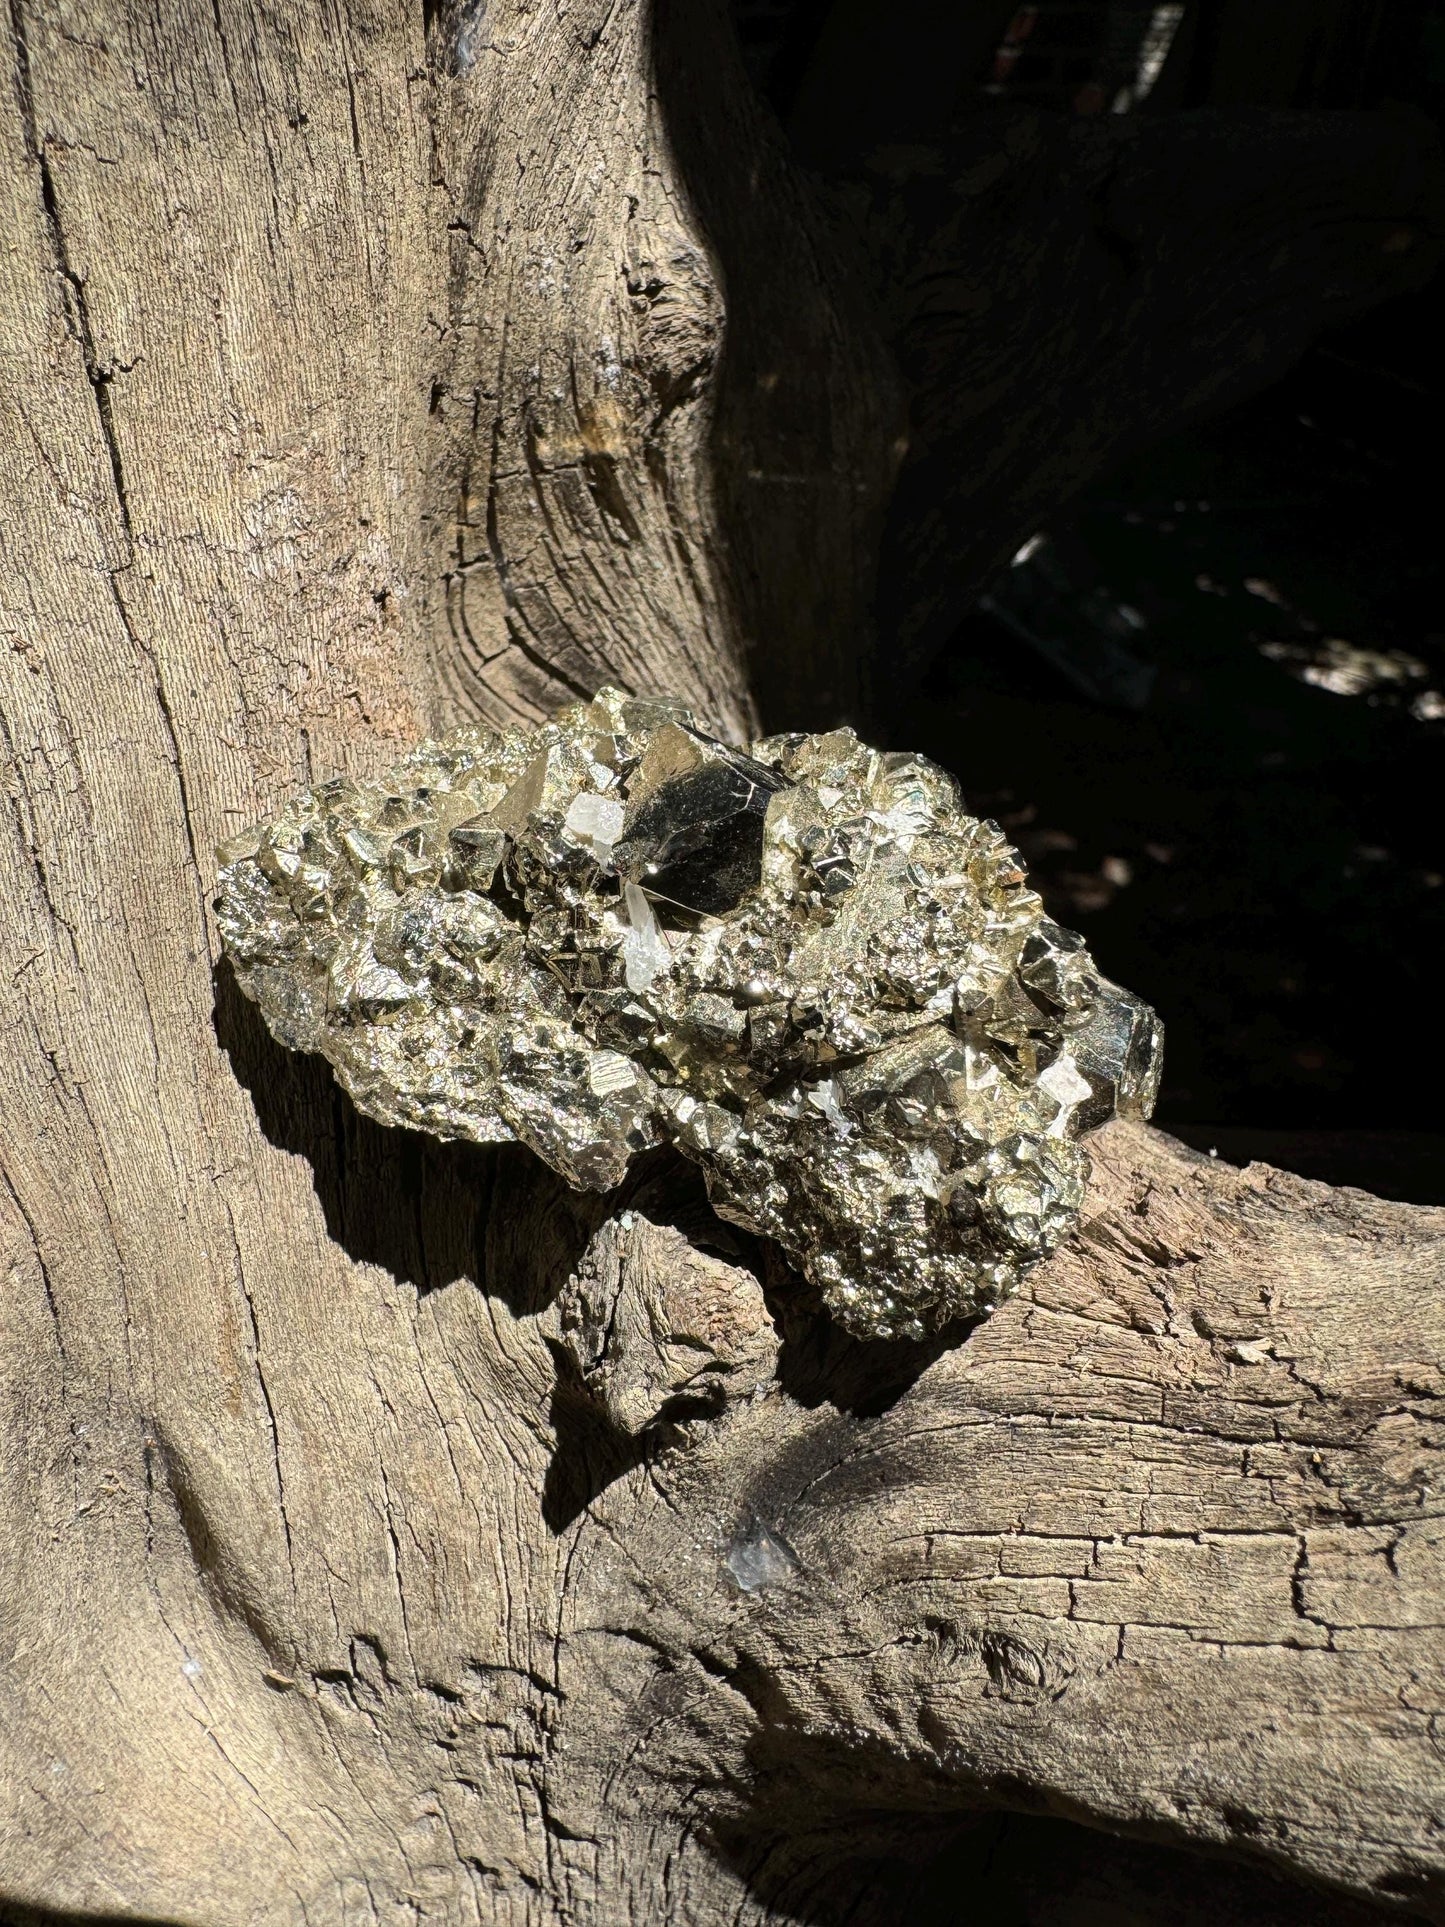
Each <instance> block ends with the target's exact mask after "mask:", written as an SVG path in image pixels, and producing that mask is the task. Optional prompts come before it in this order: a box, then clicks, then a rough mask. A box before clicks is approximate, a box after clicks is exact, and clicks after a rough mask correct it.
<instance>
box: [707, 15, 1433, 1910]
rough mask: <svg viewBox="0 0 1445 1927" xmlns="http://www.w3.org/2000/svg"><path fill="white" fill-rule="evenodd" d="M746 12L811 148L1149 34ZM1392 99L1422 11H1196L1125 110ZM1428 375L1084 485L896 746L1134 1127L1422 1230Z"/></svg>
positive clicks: (1299, 1903)
mask: <svg viewBox="0 0 1445 1927" xmlns="http://www.w3.org/2000/svg"><path fill="white" fill-rule="evenodd" d="M735 7H736V14H737V19H738V24H739V28H740V31H741V33H742V36H743V41H744V47H745V51H746V53H747V56H748V59H749V62H750V65H751V67H752V70H753V73H754V76H755V78H756V80H757V82H758V84H759V86H760V87H761V88H762V89H763V91H764V92H765V93H767V94H768V96H769V98H770V99H771V100H772V102H773V105H774V107H775V108H776V109H777V111H778V113H779V116H780V118H781V119H782V120H783V121H784V124H785V125H786V126H788V127H789V129H790V131H791V132H792V133H793V135H794V138H795V140H796V141H797V143H798V145H799V148H800V151H802V152H804V153H807V154H812V155H820V154H821V155H826V154H827V153H828V151H829V149H830V145H835V144H837V142H838V141H839V140H840V138H841V136H840V134H839V132H838V127H839V123H840V122H846V120H847V117H848V116H849V115H850V113H851V112H852V101H853V99H855V98H856V99H861V98H862V97H863V96H864V94H865V93H866V95H867V98H868V112H869V115H870V117H871V118H872V119H873V120H874V121H877V120H878V119H879V117H880V116H879V113H878V108H877V99H876V96H877V93H878V91H879V90H885V91H886V90H891V93H892V102H893V105H892V121H893V126H894V129H895V130H896V132H897V134H898V135H899V137H906V135H907V131H908V128H909V126H910V124H911V122H912V120H913V119H915V118H930V117H931V118H932V119H933V120H935V121H936V118H937V114H938V109H939V105H940V90H942V91H943V92H944V93H950V100H951V104H950V106H949V111H951V112H952V114H953V115H954V116H955V117H959V116H964V115H977V114H984V113H990V112H993V113H1003V112H1016V111H1017V110H1018V108H1019V107H1020V106H1032V107H1036V108H1038V109H1040V110H1042V111H1045V112H1056V113H1062V114H1073V113H1092V112H1108V111H1112V110H1113V103H1114V101H1115V100H1116V99H1117V98H1118V90H1119V87H1120V85H1121V84H1122V83H1124V82H1126V81H1127V79H1128V77H1129V73H1130V71H1131V55H1133V54H1135V53H1136V52H1137V48H1138V45H1139V36H1140V34H1141V32H1142V31H1143V30H1144V29H1145V27H1146V26H1147V23H1148V21H1149V19H1150V17H1151V15H1152V14H1153V9H1152V8H1149V7H1143V8H1139V7H1133V8H1130V7H1120V6H1114V7H1110V6H1107V5H1093V6H1089V5H1067V4H1060V5H1041V6H1038V7H1035V8H1022V9H1015V10H1013V12H1012V15H1011V10H1010V8H1009V7H1008V5H1007V4H1005V5H1003V6H990V5H987V4H977V3H975V4H967V3H966V0H965V3H964V4H958V5H955V6H954V7H953V8H952V9H950V20H951V23H952V24H951V26H950V27H949V28H948V29H947V32H946V34H945V41H946V42H947V35H948V34H951V35H952V40H951V43H948V44H946V46H945V49H944V52H945V54H946V57H941V56H940V51H939V48H940V41H939V34H940V29H939V26H938V22H937V21H936V20H935V19H934V18H933V17H932V11H931V10H930V8H929V7H928V6H926V5H924V4H923V0H918V4H916V5H915V4H913V0H890V4H889V5H888V6H886V7H880V6H879V5H878V4H877V0H827V3H824V0H793V3H792V4H790V3H789V0H735ZM1030 15H1032V19H1029V18H1028V16H1030ZM1131 15H1132V20H1131V18H1130V16H1131ZM1011 28H1012V29H1013V31H1012V32H1011V31H1010V29H1011ZM1020 29H1022V31H1019V30H1020ZM915 30H916V31H915ZM1131 35H1132V37H1131ZM924 45H926V46H927V47H928V49H929V50H930V51H929V56H928V58H927V59H926V60H923V59H921V58H920V55H919V48H920V47H921V46H924ZM1001 48H1002V49H1003V51H1002V53H1000V51H999V50H1000V49H1001ZM820 49H822V50H823V51H824V52H825V53H826V55H827V58H826V59H824V60H823V61H821V62H820V61H819V59H818V54H819V50H820ZM820 71H822V72H825V73H826V76H827V84H826V85H824V84H822V82H821V81H820V79H819V73H820ZM1392 101H1393V102H1399V103H1406V104H1409V105H1412V106H1414V107H1415V108H1417V109H1423V110H1424V111H1425V112H1426V113H1428V114H1429V115H1431V116H1432V118H1434V119H1435V120H1436V122H1437V124H1438V123H1439V121H1440V119H1441V117H1442V110H1445V7H1442V6H1439V5H1433V6H1432V5H1425V4H1409V3H1408V0H1402V3H1399V4H1395V3H1392V4H1389V5H1386V4H1383V3H1382V0H1189V3H1188V4H1186V5H1185V6H1184V8H1183V14H1182V19H1181V20H1180V22H1179V26H1178V29H1177V31H1176V34H1175V37H1174V42H1173V45H1172V47H1171V49H1170V52H1169V56H1168V59H1167V61H1166V63H1165V66H1164V69H1163V71H1162V72H1161V74H1160V76H1159V78H1158V81H1157V82H1156V84H1155V86H1154V88H1153V89H1152V91H1151V92H1150V93H1149V94H1148V96H1147V97H1146V98H1145V99H1144V100H1142V101H1139V102H1137V103H1130V105H1129V109H1128V111H1133V112H1138V113H1158V112H1170V111H1174V110H1177V109H1180V108H1187V107H1191V106H1231V105H1248V104H1253V105H1269V106H1277V107H1300V108H1309V107H1316V108H1332V107H1344V108H1348V107H1377V106H1384V105H1387V104H1388V103H1390V102H1392ZM885 118H886V116H885ZM845 144H846V143H845ZM1442 351H1445V283H1442V280H1441V279H1440V278H1437V279H1436V281H1435V282H1434V283H1433V284H1432V285H1431V286H1430V287H1429V288H1427V289H1426V290H1425V291H1424V292H1423V293H1421V294H1418V295H1414V296H1410V297H1408V298H1405V299H1402V300H1398V301H1395V302H1394V303H1392V304H1390V305H1389V306H1386V307H1383V308H1380V309H1378V310H1377V311H1376V312H1375V313H1374V314H1373V315H1371V316H1369V317H1368V318H1367V319H1365V320H1363V321H1360V322H1358V323H1356V324H1353V325H1352V326H1350V327H1349V328H1348V329H1346V330H1343V331H1341V332H1339V333H1337V334H1335V335H1333V336H1331V337H1327V338H1326V339H1324V340H1322V341H1321V342H1320V343H1318V344H1317V345H1316V347H1315V348H1313V349H1312V350H1311V351H1310V353H1309V354H1308V355H1307V356H1306V357H1305V359H1304V360H1303V362H1302V363H1301V364H1300V365H1299V366H1298V367H1297V368H1296V369H1295V370H1294V371H1293V372H1292V373H1291V374H1290V375H1288V376H1287V377H1286V378H1285V379H1284V380H1283V381H1281V382H1279V383H1278V384H1277V385H1276V386H1274V387H1273V388H1271V389H1269V390H1268V391H1267V392H1265V393H1262V394H1260V395H1258V396H1256V397H1255V398H1254V399H1252V400H1250V401H1248V402H1247V403H1245V404H1243V405H1242V406H1240V407H1237V408H1235V409H1234V410H1233V411H1231V412H1230V413H1229V414H1227V415H1223V416H1221V417H1219V418H1217V419H1216V420H1214V421H1213V422H1212V423H1210V424H1208V425H1206V426H1205V427H1203V428H1195V429H1192V430H1190V431H1189V432H1188V433H1187V434H1184V435H1181V436H1179V437H1177V438H1175V439H1173V440H1171V441H1169V442H1167V443H1164V444H1162V445H1158V446H1156V447H1154V448H1153V449H1152V450H1150V451H1149V452H1148V453H1147V454H1145V455H1144V456H1142V457H1140V458H1136V459H1134V460H1132V461H1131V462H1130V463H1129V464H1128V465H1127V466H1126V467H1124V468H1122V469H1119V470H1117V471H1116V472H1114V473H1112V474H1110V475H1108V476H1106V477H1105V478H1103V479H1102V480H1101V481H1100V482H1098V483H1097V484H1096V485H1094V486H1093V487H1091V488H1090V489H1089V490H1088V491H1087V492H1086V494H1085V495H1084V496H1083V497H1082V498H1081V499H1079V500H1077V501H1075V502H1074V503H1072V504H1070V505H1069V506H1068V507H1067V508H1066V510H1064V511H1063V512H1061V513H1059V514H1057V515H1056V516H1055V517H1054V518H1053V519H1052V520H1051V521H1050V522H1049V523H1048V524H1047V525H1046V527H1045V528H1044V529H1043V530H1041V531H1040V533H1041V534H1042V535H1043V536H1044V537H1045V540H1044V541H1043V542H1042V543H1041V544H1040V545H1039V546H1038V547H1037V548H1036V549H1035V550H1034V552H1033V554H1032V555H1031V556H1029V557H1028V558H1027V559H1026V560H1024V561H1023V562H1021V563H1020V564H1019V565H1018V566H1017V567H1016V568H1013V569H1010V570H1008V571H1006V572H1005V574H1004V576H1003V577H1002V578H1000V580H999V581H998V582H996V583H995V584H993V585H992V586H991V591H990V594H989V595H988V596H986V597H985V598H984V600H983V604H982V606H980V607H978V608H976V609H975V610H974V611H973V612H971V613H970V614H969V615H968V616H967V617H966V619H965V620H964V621H963V623H962V624H961V626H960V627H959V629H958V631H957V632H956V634H955V635H954V637H953V639H952V642H951V644H950V646H949V648H948V649H947V651H946V652H945V654H944V656H943V658H942V659H941V660H940V661H939V662H938V663H937V665H936V667H935V668H934V670H933V672H932V673H931V675H930V677H929V680H928V682H927V685H926V686H925V688H924V689H923V690H922V691H921V692H920V694H919V696H918V698H917V700H916V701H914V702H913V703H912V705H911V706H910V709H909V712H908V713H907V714H906V715H905V716H904V717H903V718H902V719H900V722H899V725H898V729H897V731H896V734H895V740H896V741H898V742H900V743H902V742H905V741H906V742H908V743H910V744H912V745H915V746H917V747H919V748H922V749H925V750H927V751H928V752H929V753H930V754H931V755H933V756H935V757H937V758H938V760H939V761H941V762H943V763H945V764H946V765H947V766H948V767H949V768H951V769H953V770H954V771H955V772H956V773H957V774H958V775H959V776H960V778H961V779H962V781H963V783H964V786H965V789H966V791H967V794H968V797H969V801H970V803H971V805H972V806H973V807H974V808H976V809H977V810H978V811H979V812H980V813H983V814H989V815H993V816H996V817H997V818H998V820H999V821H1000V822H1001V823H1002V824H1004V825H1005V826H1006V827H1007V829H1008V830H1009V831H1010V833H1011V834H1012V835H1013V837H1014V838H1015V840H1016V841H1017V842H1018V844H1019V846H1020V848H1021V849H1022V851H1023V852H1024V854H1025V856H1026V858H1027V861H1028V863H1029V866H1030V869H1031V871H1032V873H1033V876H1034V880H1035V881H1036V883H1037V884H1038V885H1039V887H1040V888H1041V889H1042V890H1043V892H1044V895H1045V897H1046V899H1047V900H1048V903H1049V906H1050V908H1051V910H1052V912H1053V914H1054V915H1055V916H1057V917H1058V918H1059V919H1060V920H1061V921H1062V922H1064V923H1067V924H1071V925H1073V926H1075V927H1077V928H1079V929H1081V930H1082V931H1084V932H1085V933H1086V935H1087V937H1088V940H1089V943H1090V945H1091V947H1092V948H1093V950H1094V953H1095V955H1096V957H1097V958H1098V959H1099V961H1100V963H1101V965H1102V967H1103V968H1104V969H1105V970H1106V971H1108V972H1109V973H1110V974H1111V975H1113V976H1115V977H1117V978H1118V979H1119V980H1120V981H1121V982H1123V983H1125V984H1127V985H1129V986H1130V987H1131V988H1132V989H1135V990H1138V991H1140V992H1141V993H1143V994H1144V995H1145V996H1147V997H1148V998H1149V999H1150V1000H1151V1001H1152V1002H1153V1003H1154V1004H1155V1006H1156V1007H1157V1008H1158V1010H1159V1011H1160V1013H1161V1014H1162V1015H1163V1017H1164V1018H1165V1020H1166V1024H1167V1026H1168V1032H1169V1041H1168V1049H1167V1052H1166V1071H1165V1082H1164V1089H1163V1093H1162V1096H1161V1100H1160V1106H1159V1111H1158V1116H1157V1121H1158V1122H1159V1123H1160V1124H1162V1125H1163V1126H1164V1127H1165V1128H1166V1129H1168V1130H1170V1131H1172V1132H1174V1133H1175V1134H1176V1135H1178V1136H1181V1137H1184V1138H1186V1139H1187V1140H1188V1141H1189V1142H1191V1143H1193V1144H1194V1145H1196V1146H1198V1147H1199V1148H1200V1149H1203V1150H1209V1149H1211V1148H1215V1149H1217V1150H1218V1151H1219V1153H1220V1154H1221V1155H1222V1156H1225V1157H1229V1158H1231V1159H1233V1160H1235V1161H1237V1162H1243V1161H1246V1160H1247V1159H1249V1158H1251V1157H1261V1158H1265V1159H1267V1160H1268V1161H1270V1162H1273V1163H1277V1164H1281V1165H1284V1166H1286V1167H1288V1168H1290V1169H1293V1170H1296V1171H1299V1172H1301V1173H1303V1174H1305V1175H1307V1176H1313V1177H1319V1178H1322V1179H1325V1180H1328V1181H1330V1182H1332V1183H1344V1184H1357V1185H1361V1186H1363V1187H1364V1188H1366V1189H1369V1190H1372V1191H1375V1192H1377V1193H1379V1194H1381V1195H1384V1196H1388V1197H1396V1198H1402V1199H1408V1200H1412V1201H1415V1202H1420V1203H1435V1204H1445V1117H1442V1111H1441V1102H1442V1093H1445V1022H1442V1018H1441V1014H1440V1013H1441V1002H1440V999H1441V992H1442V989H1445V825H1442V816H1445V811H1442V790H1445V594H1442V589H1445V583H1442V554H1445V541H1442V529H1441V506H1442V501H1445V490H1442V488H1441V484H1440V478H1439V474H1438V467H1439V459H1440V457H1439V451H1440V449H1441V447H1442V428H1445V419H1442V387H1445V381H1442V373H1441V357H1442ZM861 1874H862V1870H861V1869H860V1875H861ZM882 1877H883V1878H884V1880H885V1883H886V1884H887V1886H888V1889H889V1890H890V1891H892V1892H894V1893H896V1895H897V1917H898V1918H899V1920H900V1921H904V1920H906V1921H910V1922H914V1923H916V1924H917V1927H925V1923H929V1924H932V1923H936V1924H937V1927H945V1924H946V1927H959V1924H960V1923H969V1927H1054V1923H1056V1922H1062V1921H1065V1920H1067V1921H1068V1922H1069V1923H1070V1927H1214V1924H1215V1923H1230V1924H1231V1927H1245V1924H1246V1923H1247V1924H1248V1927H1363V1924H1364V1923H1365V1922H1367V1921H1375V1920H1383V1919H1384V1918H1386V1917H1388V1918H1396V1917H1397V1916H1396V1915H1394V1914H1393V1912H1392V1913H1391V1914H1390V1915H1389V1916H1385V1915H1381V1914H1377V1913H1376V1911H1375V1910H1374V1909H1372V1908H1369V1907H1366V1906H1363V1905H1361V1904H1358V1903H1354V1902H1349V1901H1345V1900H1342V1899H1336V1898H1332V1897H1329V1896H1327V1895H1325V1894H1322V1893H1317V1892H1313V1891H1310V1890H1306V1889H1303V1888H1300V1887H1296V1886H1294V1885H1292V1884H1290V1883H1288V1882H1285V1881H1283V1880H1279V1879H1276V1878H1275V1877H1274V1876H1272V1875H1270V1874H1268V1873H1266V1872H1264V1871H1263V1870H1262V1869H1259V1870H1255V1869H1251V1868H1249V1867H1247V1866H1234V1867H1227V1866H1224V1865H1222V1864H1221V1863H1219V1862H1214V1861H1209V1860H1206V1859H1202V1858H1198V1857H1196V1856H1194V1855H1192V1854H1189V1853H1186V1852H1183V1851H1181V1850H1178V1849H1176V1848H1172V1847H1168V1846H1165V1845H1162V1844H1157V1845H1156V1844H1151V1843H1146V1842H1137V1841H1136V1842H1124V1841H1116V1840H1110V1839H1109V1838H1108V1837H1107V1836H1104V1835H1101V1834H1097V1833H1090V1832H1087V1831H1085V1830H1084V1829H1082V1828H1079V1827H1076V1826H1073V1825H1071V1824H1069V1823H1068V1822H1067V1821H1064V1820H1061V1819H1057V1818H1051V1817H1046V1816H1042V1815H1037V1816H1025V1815H1018V1814H1013V1815H1009V1814H1000V1815H993V1816H985V1817H981V1818H980V1819H979V1820H978V1821H977V1822H974V1823H971V1824H967V1825H965V1827H964V1829H963V1831H962V1832H961V1833H960V1834H959V1835H958V1837H957V1839H956V1840H955V1842H954V1843H953V1844H952V1845H951V1846H948V1847H946V1848H944V1850H943V1851H942V1852H941V1853H940V1854H939V1855H938V1856H937V1857H936V1858H935V1859H934V1860H933V1861H932V1863H931V1865H929V1866H928V1867H926V1868H924V1869H919V1868H918V1867H917V1866H916V1865H915V1866H911V1867H910V1866H906V1865H904V1864H901V1863H900V1865H899V1866H898V1868H897V1869H896V1873H895V1874H893V1875H892V1876H889V1875H888V1874H886V1872H885V1873H883V1876H882ZM868 1884H870V1883H868V1882H867V1881H866V1880H865V1879H860V1887H861V1886H866V1885H868Z"/></svg>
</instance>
